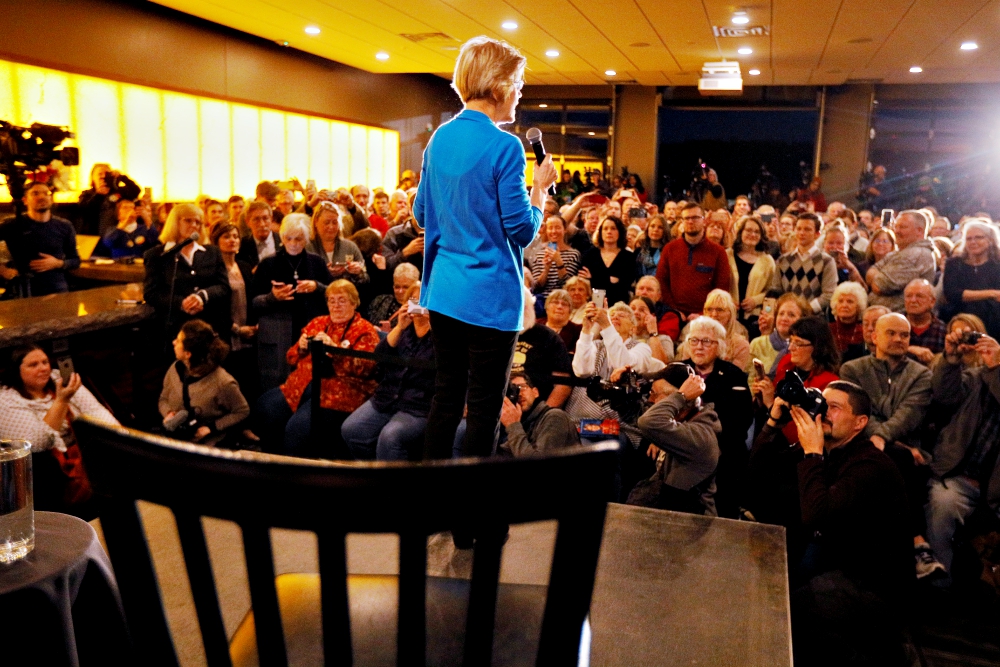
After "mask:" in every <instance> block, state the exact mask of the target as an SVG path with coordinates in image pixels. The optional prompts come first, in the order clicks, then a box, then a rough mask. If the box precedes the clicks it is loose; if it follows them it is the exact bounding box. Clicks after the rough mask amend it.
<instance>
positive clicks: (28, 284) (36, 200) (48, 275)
mask: <svg viewBox="0 0 1000 667" xmlns="http://www.w3.org/2000/svg"><path fill="white" fill-rule="evenodd" d="M22 201H23V202H24V206H25V208H26V209H27V211H26V212H25V213H24V215H19V216H16V217H13V218H8V219H7V220H5V221H4V222H3V223H2V224H0V241H6V243H7V249H8V250H9V251H10V255H11V259H12V260H13V264H14V266H13V267H4V268H3V269H2V272H0V273H2V275H3V277H4V278H6V279H7V280H8V281H16V284H17V287H18V289H19V291H20V296H23V297H28V296H43V295H45V294H55V293H57V292H68V291H69V285H68V283H67V282H66V273H67V272H68V271H72V270H73V269H75V268H78V267H79V266H80V255H79V253H78V252H77V250H76V232H75V231H74V230H73V225H72V224H71V223H70V222H69V221H68V220H64V219H62V218H59V217H56V216H54V215H52V189H51V188H50V187H49V186H48V184H47V183H42V182H31V183H28V184H27V186H26V187H25V192H24V197H23V198H22ZM15 291H16V290H15Z"/></svg>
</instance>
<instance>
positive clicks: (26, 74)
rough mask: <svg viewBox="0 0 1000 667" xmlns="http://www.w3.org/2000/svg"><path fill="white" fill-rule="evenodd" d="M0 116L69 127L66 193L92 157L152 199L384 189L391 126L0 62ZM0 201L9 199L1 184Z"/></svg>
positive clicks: (389, 175) (83, 181)
mask: <svg viewBox="0 0 1000 667" xmlns="http://www.w3.org/2000/svg"><path fill="white" fill-rule="evenodd" d="M0 120H6V121H9V122H12V123H14V124H15V125H21V126H28V125H31V124H32V123H35V122H38V123H47V124H50V125H66V126H69V128H70V129H71V130H72V131H73V132H75V133H76V140H75V143H76V145H77V146H79V148H80V162H81V165H80V167H78V168H76V169H73V170H72V171H73V177H72V181H71V185H72V187H71V192H67V193H63V194H62V195H59V196H57V198H58V199H59V200H63V201H66V200H70V201H72V200H75V199H76V196H77V194H78V193H79V192H80V191H81V190H84V189H86V188H87V187H89V184H88V183H87V179H88V177H89V173H90V167H91V165H93V164H94V163H95V162H107V163H109V164H111V165H112V166H113V167H116V168H119V169H121V170H122V171H124V172H125V173H126V174H128V175H129V176H131V177H132V178H133V179H134V180H135V181H136V182H137V183H139V184H140V185H143V186H147V187H151V188H152V189H153V198H154V199H155V200H157V201H191V200H194V198H195V197H197V196H198V195H199V194H207V195H210V196H211V197H214V198H216V199H223V198H227V197H229V195H231V194H234V193H237V194H242V195H244V196H248V195H249V196H252V195H253V191H254V187H255V186H256V185H257V183H258V182H260V181H261V180H265V179H267V180H276V179H286V178H291V177H297V178H299V180H301V181H302V183H303V184H305V182H306V179H309V178H312V179H315V181H316V185H317V187H319V188H332V187H340V186H349V185H354V184H357V183H364V184H367V185H369V186H370V187H373V188H374V187H380V186H381V187H383V188H386V189H389V188H394V187H395V186H396V182H397V179H398V176H399V171H398V169H399V133H398V132H396V131H394V130H384V129H381V128H376V127H369V126H366V125H357V124H353V123H345V122H341V121H333V120H329V119H326V118H319V117H315V116H307V115H302V114H295V113H288V112H284V111H276V110H273V109H266V108H261V107H255V106H250V105H246V104H237V103H232V102H225V101H220V100H216V99H210V98H206V97H198V96H196V95H186V94H183V93H175V92H171V91H166V90H158V89H155V88H147V87H144V86H137V85H132V84H127V83H119V82H117V81H110V80H107V79H97V78H93V77H88V76H81V75H78V74H70V73H67V72H60V71H57V70H52V69H45V68H41V67H32V66H29V65H22V64H20V63H13V62H8V61H4V60H0ZM0 198H3V199H5V200H9V199H10V195H9V193H8V192H7V189H6V187H3V188H0Z"/></svg>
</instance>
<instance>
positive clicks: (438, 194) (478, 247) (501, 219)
mask: <svg viewBox="0 0 1000 667" xmlns="http://www.w3.org/2000/svg"><path fill="white" fill-rule="evenodd" d="M526 65H527V59H526V58H525V57H524V56H522V55H521V54H520V53H519V52H518V51H517V49H515V48H514V47H512V46H510V45H509V44H507V43H505V42H501V41H499V40H495V39H490V38H488V37H475V38H473V39H471V40H469V41H468V42H466V43H465V44H464V45H463V46H462V48H461V50H460V51H459V55H458V60H457V62H456V63H455V72H454V76H453V80H452V87H453V88H454V89H455V91H456V92H457V93H458V95H459V97H460V98H461V100H462V102H463V103H464V105H465V106H464V109H463V110H462V111H461V112H460V113H459V114H458V115H457V116H455V117H454V118H452V119H451V120H449V121H448V122H447V123H444V124H443V125H441V126H440V127H438V129H437V130H436V131H435V132H434V135H433V136H432V137H431V139H430V141H429V142H428V144H427V148H426V150H425V151H424V161H423V167H422V168H421V176H420V186H419V189H418V190H417V195H416V199H415V200H414V202H413V217H414V218H415V219H416V220H417V221H418V222H419V223H420V224H421V225H422V226H423V228H424V230H425V232H426V234H425V237H424V239H423V256H424V274H423V282H422V285H421V291H420V305H421V306H424V307H425V308H427V309H428V310H429V311H430V321H431V326H432V328H433V331H434V351H435V358H436V360H437V378H436V380H435V392H434V399H433V400H432V402H431V410H430V414H429V415H428V419H427V431H426V435H425V440H424V458H426V459H435V458H450V457H451V454H452V443H453V441H454V438H455V430H456V429H457V427H458V423H459V421H460V420H461V419H462V412H463V410H464V409H465V408H466V406H467V407H468V410H467V412H468V417H467V431H466V451H467V452H468V453H469V454H472V455H489V454H490V453H491V452H492V451H493V446H494V444H495V443H496V439H497V436H498V433H499V425H500V421H499V419H500V409H501V407H502V405H503V398H504V388H505V387H506V385H507V378H508V375H509V373H510V366H511V362H512V360H513V357H514V346H515V343H516V342H517V334H518V332H519V331H520V330H521V328H522V324H523V321H522V320H523V317H524V294H523V287H522V281H523V280H524V272H523V269H522V253H523V249H524V248H525V247H526V246H527V245H528V244H529V243H531V241H532V240H533V239H534V238H535V236H537V234H538V231H539V228H540V227H541V223H542V208H543V206H544V204H545V198H546V194H545V192H546V191H547V190H548V189H549V187H550V186H551V185H553V184H554V183H555V181H556V178H557V175H556V170H555V167H554V166H553V165H552V158H551V156H547V157H546V158H545V159H544V160H542V162H541V164H538V165H536V166H535V168H534V171H533V176H532V187H531V193H530V195H529V193H528V191H527V190H526V189H525V187H524V185H525V184H524V173H525V157H524V147H523V145H522V144H521V141H520V139H518V138H517V137H515V136H514V135H512V134H509V133H507V132H504V131H503V130H501V129H500V127H499V125H505V124H508V123H512V122H514V110H515V109H516V107H517V103H518V101H519V100H520V98H521V88H522V87H523V86H524V68H525V66H526ZM487 294H488V295H490V298H489V299H488V300H484V299H483V295H487ZM466 399H467V400H466Z"/></svg>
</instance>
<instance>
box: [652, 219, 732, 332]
mask: <svg viewBox="0 0 1000 667" xmlns="http://www.w3.org/2000/svg"><path fill="white" fill-rule="evenodd" d="M678 217H679V218H680V224H682V225H684V233H683V234H682V235H681V238H679V239H674V240H673V241H671V242H670V243H668V244H667V245H666V246H664V248H663V251H662V252H661V253H660V264H659V266H657V267H656V278H657V279H658V280H659V281H660V293H661V295H662V299H663V303H665V304H667V305H668V306H670V307H671V308H674V309H676V310H678V311H680V312H681V313H682V314H683V315H684V317H685V319H687V320H692V319H694V318H695V317H697V316H698V315H700V314H701V309H702V308H703V307H704V305H705V297H707V296H708V293H709V292H711V291H712V290H713V289H723V290H726V291H729V277H730V274H729V257H728V256H727V255H726V250H725V248H723V247H722V246H720V245H719V244H717V243H713V242H712V241H709V240H708V239H706V238H705V214H704V211H703V210H702V208H701V206H699V205H698V204H694V203H689V204H686V205H685V206H684V208H683V209H681V212H680V215H679V216H678Z"/></svg>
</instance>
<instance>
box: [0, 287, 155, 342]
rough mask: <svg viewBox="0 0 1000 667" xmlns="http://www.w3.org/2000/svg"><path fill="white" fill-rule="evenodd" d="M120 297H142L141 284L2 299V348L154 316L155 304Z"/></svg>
mask: <svg viewBox="0 0 1000 667" xmlns="http://www.w3.org/2000/svg"><path fill="white" fill-rule="evenodd" d="M119 300H132V301H141V300H142V285H141V284H138V283H129V284H123V285H110V286H108V287H97V288H94V289H88V290H82V291H79V292H66V293H64V294H49V295H46V296H36V297H31V298H28V299H14V300H11V301H0V348H9V347H15V346H17V345H23V344H24V343H29V342H38V341H43V340H52V339H54V338H69V337H70V336H75V335H77V334H82V333H88V332H91V331H98V330H101V329H110V328H112V327H119V326H124V325H130V324H137V323H139V322H142V321H144V320H148V319H151V318H152V317H153V308H152V306H147V305H142V304H139V305H133V304H122V303H119Z"/></svg>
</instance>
